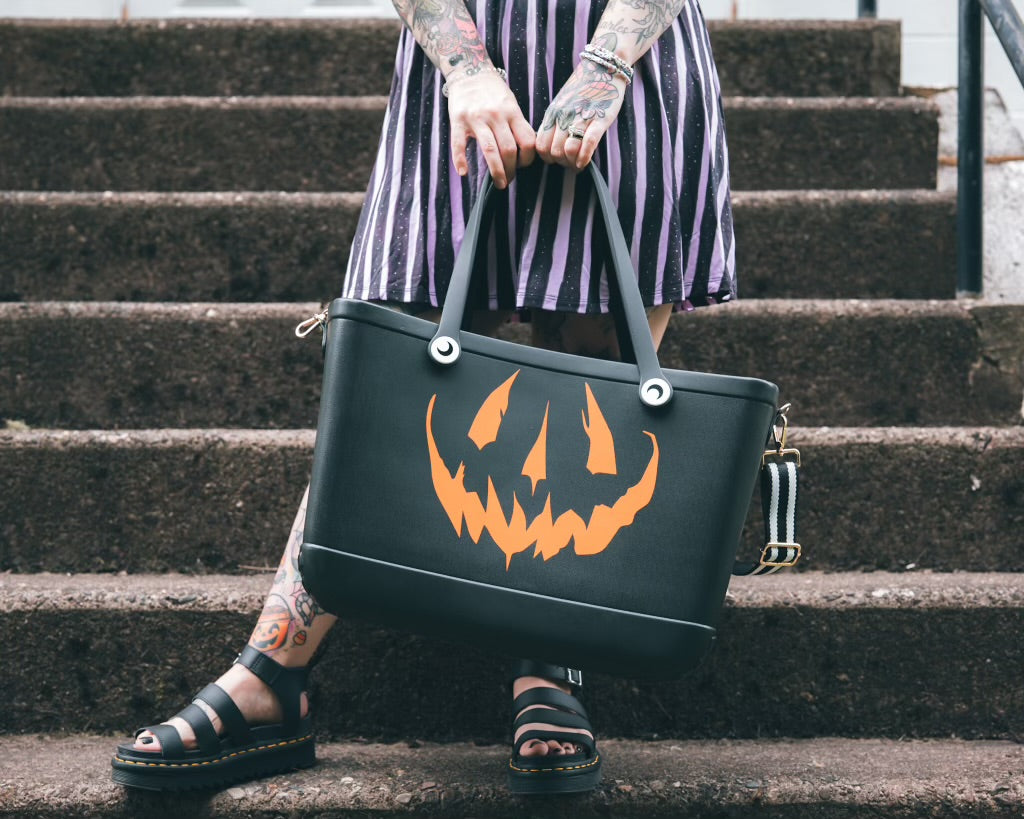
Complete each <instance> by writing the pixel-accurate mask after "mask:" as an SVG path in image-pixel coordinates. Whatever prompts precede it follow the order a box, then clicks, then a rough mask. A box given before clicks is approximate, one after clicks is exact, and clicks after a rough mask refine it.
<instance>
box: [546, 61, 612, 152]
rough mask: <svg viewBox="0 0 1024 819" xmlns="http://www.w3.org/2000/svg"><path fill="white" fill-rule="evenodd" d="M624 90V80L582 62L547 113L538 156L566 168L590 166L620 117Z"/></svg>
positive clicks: (599, 67) (601, 68) (552, 102)
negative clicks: (604, 137)
mask: <svg viewBox="0 0 1024 819" xmlns="http://www.w3.org/2000/svg"><path fill="white" fill-rule="evenodd" d="M625 91H626V81H625V80H624V79H622V77H620V76H619V75H617V74H616V75H612V74H610V73H608V71H607V70H606V69H604V68H603V67H601V66H599V65H596V64H594V63H592V62H590V60H580V63H579V65H577V66H576V70H575V71H574V72H573V74H572V76H571V77H569V79H568V80H567V81H566V83H565V85H563V86H562V90H561V91H559V92H558V95H557V96H556V97H555V98H554V99H553V100H552V101H551V105H550V106H548V110H547V112H546V113H545V114H544V121H543V122H542V123H541V126H540V130H539V131H538V132H537V155H538V156H539V157H540V158H541V159H543V160H544V161H545V162H553V163H557V164H559V165H565V166H566V167H567V168H576V169H577V170H582V169H583V168H585V167H587V164H588V163H589V162H590V159H591V157H593V155H594V151H596V150H597V144H598V143H599V142H600V141H601V137H603V136H604V134H605V132H606V131H607V130H608V129H609V128H610V127H611V124H612V123H613V122H614V121H615V117H617V116H618V114H619V109H620V108H622V101H623V100H624V99H625ZM580 135H582V138H581V137H580Z"/></svg>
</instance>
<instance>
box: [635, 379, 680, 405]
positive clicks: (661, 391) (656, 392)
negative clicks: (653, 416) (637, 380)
mask: <svg viewBox="0 0 1024 819" xmlns="http://www.w3.org/2000/svg"><path fill="white" fill-rule="evenodd" d="M671 398H672V385H671V384H669V383H668V381H666V380H665V379H664V378H648V379H647V380H646V381H644V383H643V384H641V385H640V400H641V401H643V402H644V403H645V404H646V405H647V406H649V407H660V406H662V405H663V404H667V403H668V402H669V400H670V399H671Z"/></svg>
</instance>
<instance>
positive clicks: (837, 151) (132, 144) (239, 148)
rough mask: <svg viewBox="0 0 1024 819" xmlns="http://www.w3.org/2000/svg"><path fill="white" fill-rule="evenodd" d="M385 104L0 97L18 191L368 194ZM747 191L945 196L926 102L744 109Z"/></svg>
mask: <svg viewBox="0 0 1024 819" xmlns="http://www.w3.org/2000/svg"><path fill="white" fill-rule="evenodd" d="M385 103H386V100H385V98H384V97H129V98H119V97H102V98H100V97H92V98H90V97H73V98H55V97H51V98H46V97H0V154H3V155H5V156H17V157H19V160H20V161H19V162H10V163H5V164H4V165H2V166H0V189H6V190H55V191H69V190H99V191H104V190H116V191H134V190H150V191H173V190H182V191H186V190H291V191H360V190H363V189H364V188H365V186H366V182H367V179H368V178H369V173H370V166H371V162H372V160H373V157H374V155H375V153H376V149H377V144H378V141H379V139H380V130H381V123H382V121H383V113H384V106H385ZM725 106H726V116H727V118H728V123H729V156H730V163H731V169H732V179H733V184H734V187H735V188H736V189H737V190H770V189H786V190H792V189H800V188H847V189H866V188H934V187H935V180H936V156H937V151H938V109H937V108H936V107H935V106H934V105H933V104H932V103H931V102H929V101H927V100H923V99H917V98H906V99H903V98H862V99H856V98H849V99H840V98H817V97H816V98H808V99H799V98H767V97H732V98H730V99H728V100H727V101H726V103H725Z"/></svg>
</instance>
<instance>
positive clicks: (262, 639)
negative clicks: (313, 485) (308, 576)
mask: <svg viewBox="0 0 1024 819" xmlns="http://www.w3.org/2000/svg"><path fill="white" fill-rule="evenodd" d="M308 497H309V488H308V487H307V489H306V492H305V494H303V496H302V502H301V503H300V504H299V510H298V512H297V513H296V515H295V521H294V523H293V524H292V529H291V534H290V535H289V536H288V543H287V545H286V546H285V549H284V554H283V555H282V556H281V563H280V565H279V566H278V567H277V574H276V575H274V584H273V585H272V586H271V587H270V593H269V594H268V595H267V599H266V601H264V603H263V611H262V612H261V613H260V617H259V620H257V621H256V628H254V629H253V632H252V636H251V637H249V645H251V646H252V647H253V648H258V649H259V650H260V651H262V652H263V653H265V654H269V655H270V656H271V657H273V658H274V659H275V660H277V661H278V662H279V663H281V664H282V665H285V666H289V667H296V666H303V665H306V664H308V663H309V660H310V658H311V657H312V656H313V654H314V653H315V652H316V650H317V648H318V647H319V646H320V642H321V640H323V638H324V636H326V634H327V632H328V631H330V629H331V626H333V625H334V624H335V623H336V622H337V618H336V617H334V616H333V615H330V614H327V613H326V612H325V611H324V610H323V609H322V608H320V607H319V606H318V605H317V604H316V601H314V600H313V598H312V597H311V596H310V594H309V592H307V591H306V588H305V586H303V585H302V575H301V574H300V572H299V547H300V546H302V527H303V524H304V522H305V520H306V500H307V498H308Z"/></svg>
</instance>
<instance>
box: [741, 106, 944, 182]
mask: <svg viewBox="0 0 1024 819" xmlns="http://www.w3.org/2000/svg"><path fill="white" fill-rule="evenodd" d="M769 111H770V112H772V115H771V117H770V118H769V117H768V116H766V114H767V113H768V112H769ZM725 117H726V123H727V127H728V129H729V165H730V175H731V179H732V182H733V187H734V189H735V190H794V189H800V188H837V189H855V190H864V189H869V188H890V189H896V188H934V187H935V178H936V162H935V157H936V150H937V144H938V123H937V119H938V112H937V110H936V108H935V107H934V105H932V104H931V103H930V102H929V101H927V100H921V99H915V98H906V99H901V98H864V99H857V98H846V99H832V98H812V99H800V98H781V99H768V98H754V97H746V98H732V99H731V100H729V101H728V102H727V103H726V109H725ZM763 157H764V158H766V157H771V161H763V159H762V158H763Z"/></svg>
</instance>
